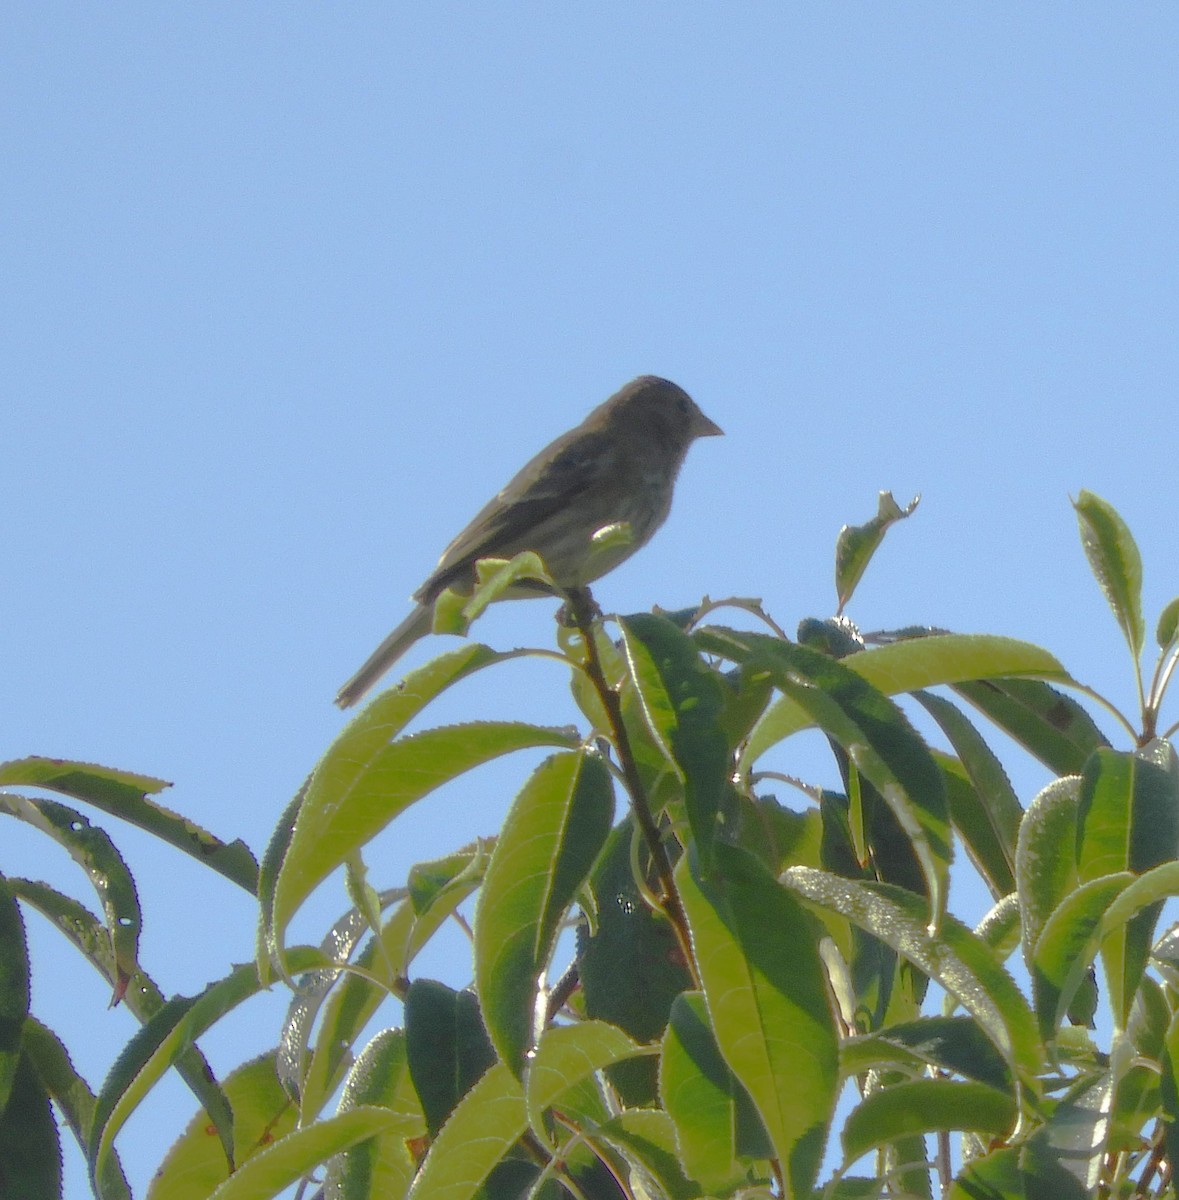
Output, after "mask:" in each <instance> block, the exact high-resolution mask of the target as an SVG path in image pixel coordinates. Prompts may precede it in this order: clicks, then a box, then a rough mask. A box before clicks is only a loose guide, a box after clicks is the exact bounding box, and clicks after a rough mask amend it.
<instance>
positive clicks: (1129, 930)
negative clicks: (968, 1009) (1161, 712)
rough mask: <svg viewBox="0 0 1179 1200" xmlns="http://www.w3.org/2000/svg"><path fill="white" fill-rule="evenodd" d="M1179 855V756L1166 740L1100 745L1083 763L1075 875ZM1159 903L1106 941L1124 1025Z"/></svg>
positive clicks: (1105, 959) (1114, 998)
mask: <svg viewBox="0 0 1179 1200" xmlns="http://www.w3.org/2000/svg"><path fill="white" fill-rule="evenodd" d="M1177 855H1179V758H1176V755H1175V752H1174V750H1173V749H1172V748H1171V746H1170V745H1169V744H1168V743H1165V742H1158V741H1156V742H1152V743H1151V744H1149V745H1148V746H1145V747H1143V748H1141V749H1139V750H1135V751H1133V752H1129V753H1122V752H1118V751H1114V750H1099V751H1097V752H1096V753H1095V754H1094V755H1093V757H1092V758H1091V759H1090V760H1089V762H1088V763H1087V764H1086V767H1085V771H1084V774H1083V777H1082V786H1081V798H1080V805H1079V808H1078V833H1077V874H1078V878H1080V879H1081V881H1082V882H1085V881H1088V880H1091V879H1096V878H1101V877H1103V876H1106V875H1112V874H1114V873H1116V872H1119V871H1133V872H1142V871H1145V870H1147V869H1149V868H1150V867H1153V866H1157V865H1158V864H1160V863H1163V862H1167V861H1169V860H1170V859H1173V858H1175V857H1176V856H1177ZM1159 911H1160V909H1159V907H1158V906H1152V907H1150V908H1147V909H1145V910H1144V911H1142V912H1141V913H1139V914H1138V915H1137V916H1136V917H1135V918H1134V920H1133V921H1132V922H1130V924H1128V925H1127V926H1126V927H1125V929H1124V930H1123V929H1119V930H1115V931H1113V932H1112V933H1111V935H1110V936H1109V937H1108V938H1107V939H1106V940H1105V941H1104V942H1103V944H1102V948H1101V957H1102V965H1103V966H1104V968H1105V974H1106V982H1107V985H1108V987H1109V992H1110V996H1109V1000H1110V1005H1111V1006H1112V1008H1113V1011H1114V1019H1115V1021H1116V1022H1117V1025H1118V1027H1119V1028H1125V1022H1126V1020H1127V1019H1128V1017H1129V1013H1130V1005H1131V1004H1132V1003H1133V1000H1134V992H1135V991H1136V990H1137V987H1138V982H1139V980H1140V979H1141V978H1142V973H1143V971H1144V970H1145V969H1146V962H1147V959H1148V957H1149V955H1150V946H1151V942H1152V940H1153V937H1154V928H1155V923H1156V922H1157V920H1158V915H1159Z"/></svg>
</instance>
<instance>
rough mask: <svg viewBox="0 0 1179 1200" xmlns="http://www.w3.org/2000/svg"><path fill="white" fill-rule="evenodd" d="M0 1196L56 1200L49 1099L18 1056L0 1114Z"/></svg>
mask: <svg viewBox="0 0 1179 1200" xmlns="http://www.w3.org/2000/svg"><path fill="white" fill-rule="evenodd" d="M0 1195H3V1196H5V1197H8V1196H11V1197H12V1198H13V1200H18V1198H19V1200H58V1198H59V1197H60V1196H61V1142H60V1140H59V1138H58V1135H57V1123H56V1121H55V1120H54V1117H53V1107H52V1105H51V1104H50V1103H49V1095H48V1093H47V1092H46V1091H45V1088H44V1087H43V1086H42V1084H41V1080H40V1079H39V1078H38V1077H37V1072H36V1071H35V1070H34V1069H33V1065H32V1063H31V1062H30V1061H29V1059H28V1057H27V1056H25V1055H22V1056H21V1057H20V1060H19V1062H18V1065H17V1068H16V1071H15V1073H14V1075H13V1080H12V1091H11V1094H10V1096H9V1097H8V1104H7V1106H6V1107H5V1108H4V1110H3V1112H0Z"/></svg>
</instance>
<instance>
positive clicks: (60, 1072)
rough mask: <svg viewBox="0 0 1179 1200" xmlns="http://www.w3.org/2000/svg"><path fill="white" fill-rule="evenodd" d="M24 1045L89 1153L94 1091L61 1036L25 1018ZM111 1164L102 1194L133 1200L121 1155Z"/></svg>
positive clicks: (41, 1079)
mask: <svg viewBox="0 0 1179 1200" xmlns="http://www.w3.org/2000/svg"><path fill="white" fill-rule="evenodd" d="M21 1044H22V1046H23V1048H24V1053H25V1057H26V1059H27V1060H28V1062H29V1064H30V1065H31V1066H32V1068H33V1070H34V1071H36V1073H37V1078H38V1079H39V1080H40V1082H41V1086H42V1087H43V1088H44V1089H45V1091H46V1093H47V1094H48V1096H49V1099H50V1100H52V1101H53V1103H54V1104H55V1105H56V1106H57V1108H58V1111H59V1112H60V1113H61V1114H62V1116H63V1117H64V1118H65V1122H66V1124H67V1125H68V1126H69V1128H70V1132H71V1133H72V1134H73V1135H74V1140H75V1141H76V1142H77V1143H78V1145H79V1146H80V1147H81V1149H82V1150H83V1152H85V1149H86V1147H87V1146H88V1145H89V1143H90V1126H91V1122H92V1121H93V1119H94V1093H93V1092H92V1091H91V1090H90V1088H89V1086H88V1085H87V1083H86V1081H85V1080H84V1079H83V1078H82V1077H81V1076H80V1075H79V1074H78V1072H77V1071H76V1070H75V1069H74V1064H73V1063H72V1062H71V1061H70V1056H69V1053H68V1052H67V1050H66V1048H65V1046H64V1045H63V1044H62V1041H61V1039H60V1038H59V1037H58V1036H57V1034H55V1033H54V1032H53V1030H51V1029H49V1028H47V1027H46V1026H44V1025H42V1024H41V1022H40V1021H38V1020H37V1019H36V1018H35V1017H29V1018H28V1020H26V1021H25V1028H24V1035H23V1037H22V1039H21ZM207 1140H208V1138H207V1137H206V1141H207ZM3 1161H4V1156H3V1153H2V1152H0V1163H2V1162H3ZM221 1161H222V1162H224V1161H225V1155H224V1154H222V1155H221ZM107 1164H108V1166H107V1172H106V1174H105V1176H104V1178H103V1184H102V1188H101V1189H100V1190H101V1192H102V1194H103V1195H104V1196H110V1197H112V1198H118V1200H131V1189H130V1187H128V1185H127V1179H126V1177H125V1176H124V1175H123V1170H122V1167H121V1166H120V1164H119V1161H118V1157H117V1155H111V1157H110V1158H109V1159H108V1160H107Z"/></svg>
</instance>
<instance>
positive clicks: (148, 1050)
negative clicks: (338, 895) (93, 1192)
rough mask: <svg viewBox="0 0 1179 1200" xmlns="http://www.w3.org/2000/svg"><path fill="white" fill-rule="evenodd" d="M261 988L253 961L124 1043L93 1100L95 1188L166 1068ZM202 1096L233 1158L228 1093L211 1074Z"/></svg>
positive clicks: (172, 1005) (305, 956)
mask: <svg viewBox="0 0 1179 1200" xmlns="http://www.w3.org/2000/svg"><path fill="white" fill-rule="evenodd" d="M292 957H293V958H294V960H295V962H296V966H297V969H306V968H307V967H310V966H312V965H314V966H321V965H322V955H320V954H319V952H318V951H308V950H300V951H298V952H297V953H294V954H293V955H292ZM259 990H260V984H259V982H258V975H257V971H256V969H255V967H254V964H253V963H248V964H246V965H244V966H240V967H237V968H235V969H234V970H233V971H232V972H231V973H230V974H229V975H227V976H226V977H225V978H224V979H220V980H217V981H216V982H214V983H211V984H210V985H209V986H208V987H207V988H206V989H205V990H204V991H203V992H201V993H200V994H199V995H197V996H193V997H185V996H178V997H175V998H173V999H172V1000H169V1001H168V1002H167V1003H166V1004H165V1005H164V1006H163V1007H162V1008H161V1009H160V1010H159V1011H158V1012H156V1014H155V1015H154V1016H153V1017H152V1018H151V1020H150V1021H148V1023H147V1024H146V1025H144V1026H143V1027H142V1028H141V1029H140V1030H139V1031H138V1032H137V1033H136V1034H135V1036H134V1037H132V1039H131V1040H130V1041H129V1042H128V1043H127V1045H126V1046H124V1048H123V1050H122V1052H121V1053H120V1054H119V1057H118V1058H117V1059H116V1060H115V1063H114V1066H112V1067H111V1070H110V1074H109V1075H108V1076H107V1078H106V1081H105V1082H104V1083H103V1085H102V1090H101V1091H100V1092H99V1094H98V1098H97V1100H96V1102H95V1110H94V1124H93V1127H92V1129H91V1134H90V1146H89V1151H88V1155H87V1157H88V1159H89V1163H90V1178H91V1183H92V1185H93V1186H95V1188H97V1187H98V1182H97V1181H98V1180H101V1179H103V1178H104V1171H105V1169H106V1160H107V1157H108V1156H109V1155H110V1154H111V1152H112V1147H113V1143H114V1139H115V1137H116V1135H117V1134H118V1133H119V1131H120V1130H121V1129H122V1127H123V1125H124V1124H125V1123H126V1122H127V1119H128V1118H129V1117H130V1116H131V1114H132V1113H133V1112H134V1111H135V1109H136V1108H137V1107H138V1106H139V1105H140V1104H141V1103H142V1101H143V1100H144V1098H145V1097H146V1096H147V1093H148V1092H149V1091H150V1090H151V1088H152V1087H153V1086H154V1085H155V1084H156V1083H157V1082H158V1081H159V1079H160V1078H161V1076H162V1075H163V1074H164V1072H165V1071H167V1069H168V1068H169V1067H170V1066H172V1065H173V1064H175V1063H176V1062H177V1061H178V1060H180V1059H181V1058H182V1056H183V1055H184V1054H185V1052H186V1051H187V1050H188V1049H190V1048H191V1046H192V1043H193V1041H194V1040H195V1039H196V1038H198V1037H199V1036H200V1035H201V1034H202V1033H203V1032H204V1031H205V1030H206V1029H208V1028H209V1027H210V1026H211V1025H212V1024H213V1023H214V1022H216V1021H217V1020H218V1019H220V1018H221V1017H222V1016H224V1015H225V1014H226V1013H227V1012H229V1011H231V1010H232V1009H233V1008H235V1007H237V1005H239V1004H241V1003H242V1002H243V1001H245V1000H247V999H249V998H250V997H251V996H253V995H255V994H256V993H257V992H258V991H259ZM202 1099H204V1100H205V1101H206V1108H207V1109H208V1111H209V1115H210V1120H211V1121H212V1123H213V1124H214V1125H215V1126H216V1129H217V1134H218V1136H219V1137H220V1139H221V1144H222V1146H223V1147H224V1152H225V1156H226V1158H227V1159H228V1160H229V1161H230V1162H232V1161H233V1157H234V1146H233V1114H232V1112H231V1110H230V1107H229V1103H228V1101H227V1100H226V1098H225V1095H224V1093H223V1092H222V1091H221V1089H220V1087H218V1086H217V1085H216V1084H215V1083H214V1082H213V1081H212V1079H211V1078H210V1079H209V1080H208V1081H206V1087H205V1089H204V1092H203V1095H202ZM99 1196H100V1200H106V1197H105V1196H104V1195H103V1193H101V1192H100V1193H99Z"/></svg>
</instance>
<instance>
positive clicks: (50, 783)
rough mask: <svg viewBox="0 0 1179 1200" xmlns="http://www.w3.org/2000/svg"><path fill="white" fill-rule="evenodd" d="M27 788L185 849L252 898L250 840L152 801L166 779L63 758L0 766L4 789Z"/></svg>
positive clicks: (253, 868) (254, 866)
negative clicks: (221, 834) (81, 804)
mask: <svg viewBox="0 0 1179 1200" xmlns="http://www.w3.org/2000/svg"><path fill="white" fill-rule="evenodd" d="M22 784H23V785H25V786H28V787H38V788H45V789H47V790H49V791H53V792H60V793H61V794H62V795H64V796H72V797H73V798H74V799H75V800H84V801H86V803H87V804H93V805H94V806H95V808H99V809H101V810H102V811H103V812H106V813H110V814H111V816H114V817H119V818H120V819H121V820H124V821H128V822H130V823H131V824H132V825H137V826H138V827H139V828H140V829H144V830H146V831H147V832H148V833H151V834H154V835H155V836H156V837H158V838H159V839H160V840H161V841H164V842H167V843H168V844H169V845H172V846H175V847H176V848H177V849H179V850H183V851H184V853H185V854H188V855H191V856H192V857H193V858H195V859H196V860H197V861H198V862H199V863H201V864H202V865H203V866H206V867H212V868H213V870H214V871H217V872H219V873H220V874H222V875H224V876H225V878H226V879H228V880H231V881H232V882H233V883H236V884H237V885H238V886H239V887H242V888H244V889H245V890H246V891H247V892H249V893H250V895H254V894H255V892H256V890H257V886H258V864H257V862H256V861H255V860H254V856H253V854H251V853H250V849H249V847H248V846H247V845H246V844H245V842H243V841H240V840H239V841H235V842H230V843H226V842H223V841H221V839H220V838H216V837H214V836H213V835H212V834H211V833H209V832H208V831H207V830H205V829H202V828H201V827H200V826H199V825H196V824H194V823H193V822H192V821H190V820H189V819H188V818H187V817H182V816H180V814H179V813H174V812H172V810H171V809H168V808H165V807H164V806H163V805H162V804H156V803H155V802H154V801H151V800H148V798H147V797H148V796H149V795H152V794H154V793H155V792H160V791H163V789H164V788H167V787H171V786H172V785H171V784H170V783H167V782H166V781H165V780H163V779H154V778H153V777H152V776H150V775H135V774H132V773H131V772H130V771H116V770H113V769H112V768H110V767H100V766H96V765H95V764H94V763H82V762H71V761H69V760H68V759H62V758H40V757H36V756H34V757H31V758H20V759H14V760H13V761H11V762H6V763H0V787H3V786H6V785H22Z"/></svg>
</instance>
